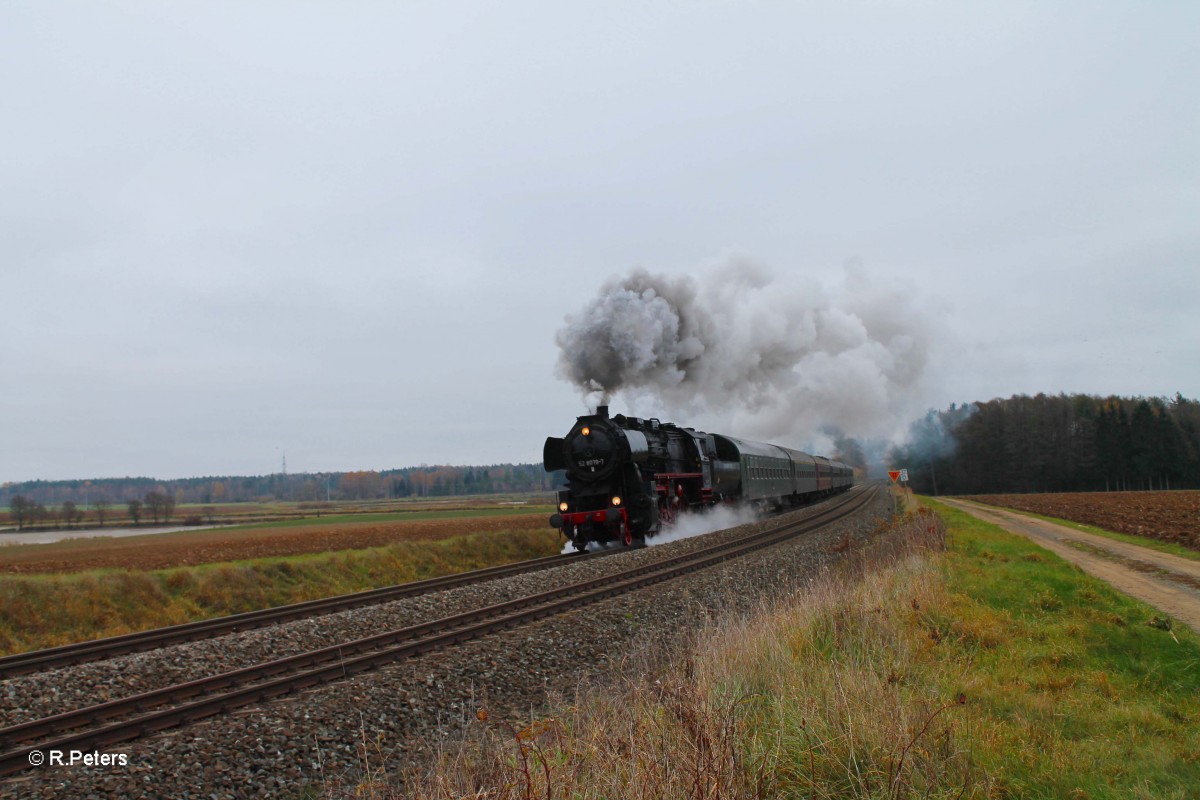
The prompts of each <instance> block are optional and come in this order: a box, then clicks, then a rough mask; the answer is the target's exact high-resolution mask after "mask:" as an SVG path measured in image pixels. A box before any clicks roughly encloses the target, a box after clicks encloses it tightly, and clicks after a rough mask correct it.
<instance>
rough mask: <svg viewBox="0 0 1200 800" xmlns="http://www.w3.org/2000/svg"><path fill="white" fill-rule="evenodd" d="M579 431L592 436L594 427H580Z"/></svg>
mask: <svg viewBox="0 0 1200 800" xmlns="http://www.w3.org/2000/svg"><path fill="white" fill-rule="evenodd" d="M579 432H580V433H582V434H583V435H584V436H591V435H592V429H591V428H586V427H585V428H580V429H579Z"/></svg>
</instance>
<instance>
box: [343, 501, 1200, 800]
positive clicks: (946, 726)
mask: <svg viewBox="0 0 1200 800" xmlns="http://www.w3.org/2000/svg"><path fill="white" fill-rule="evenodd" d="M936 508H937V510H938V513H939V514H940V515H941V516H942V517H943V518H944V519H945V520H946V522H947V523H948V526H949V530H948V537H947V540H948V543H949V544H948V548H947V549H946V551H945V552H940V553H939V552H936V551H935V550H931V549H927V548H928V546H929V543H930V539H931V538H936V535H933V536H931V534H930V525H929V524H928V520H929V519H931V515H930V514H929V512H924V513H923V514H920V515H917V516H916V517H915V518H912V519H910V520H909V521H908V522H906V523H904V524H903V525H901V526H900V527H899V528H898V529H897V530H895V531H893V532H891V533H890V534H888V535H887V536H885V537H881V538H880V540H879V542H878V543H877V544H876V546H875V550H876V552H875V553H874V555H873V556H872V557H871V558H870V561H869V566H868V568H867V569H859V570H851V571H846V572H843V574H841V575H840V576H838V577H835V578H833V579H831V580H829V581H826V582H824V583H823V584H822V585H820V586H819V587H817V588H815V589H813V590H811V591H809V592H807V593H805V594H803V595H801V596H797V597H795V598H792V600H791V601H790V602H788V603H785V604H784V605H782V606H780V607H778V608H775V609H772V610H769V611H766V612H764V613H762V614H761V615H759V616H758V617H756V618H754V619H751V620H749V621H743V622H734V623H726V624H724V625H722V626H720V627H718V628H715V629H714V630H711V631H708V632H706V633H704V634H703V635H701V637H700V639H699V641H698V643H697V645H696V646H695V648H694V649H693V650H692V651H691V652H690V655H688V656H686V657H685V658H684V659H682V661H681V662H680V663H679V664H678V666H677V667H675V668H673V669H672V671H670V672H668V673H667V674H663V675H656V676H652V677H651V678H638V677H635V678H631V679H630V680H629V681H628V683H627V685H626V686H624V687H622V688H621V690H620V691H612V690H595V691H592V692H588V693H585V694H583V695H582V696H580V697H578V698H576V699H575V702H574V703H573V704H571V705H568V706H566V707H565V709H566V710H565V711H563V712H562V713H561V715H560V716H555V717H549V718H542V719H538V720H536V721H535V722H534V723H533V724H531V725H528V726H509V725H508V724H505V723H501V722H497V721H494V720H493V721H482V722H476V723H474V724H473V726H472V727H473V733H474V735H473V737H471V738H470V740H469V743H468V744H465V745H462V746H461V748H459V749H457V750H453V751H451V752H449V753H448V754H447V757H446V759H445V760H444V761H443V763H442V764H441V765H440V766H439V767H438V768H437V769H436V771H435V772H434V773H432V774H427V775H423V776H422V777H421V778H420V779H419V780H417V781H415V782H413V783H411V784H410V785H409V790H408V791H409V792H410V794H408V795H405V796H413V797H420V798H449V797H458V796H477V795H476V790H477V789H479V788H481V787H483V788H486V789H489V790H491V792H490V793H488V794H487V796H488V797H490V798H514V797H520V798H524V797H571V798H613V797H654V798H667V797H671V798H674V797H694V798H710V797H712V798H716V797H723V798H743V797H745V798H749V797H797V798H799V797H803V798H901V797H941V798H950V797H953V798H958V797H964V798H999V797H1021V798H1056V799H1057V798H1129V797H1135V798H1136V797H1141V798H1151V797H1155V798H1184V797H1189V796H1194V791H1195V789H1196V787H1197V786H1200V639H1198V637H1196V636H1195V635H1193V634H1192V633H1191V632H1190V631H1187V630H1174V631H1168V630H1164V629H1163V628H1162V627H1152V626H1151V625H1149V624H1148V623H1149V622H1150V621H1152V620H1153V619H1155V617H1156V616H1158V615H1157V612H1155V611H1154V610H1153V609H1151V608H1149V607H1147V606H1145V605H1143V604H1141V603H1139V602H1137V601H1135V600H1132V599H1130V598H1128V597H1126V596H1124V595H1121V594H1120V593H1118V592H1116V591H1115V590H1113V589H1111V588H1109V587H1108V586H1107V585H1106V584H1103V583H1101V582H1099V581H1097V580H1094V579H1092V578H1090V577H1088V576H1087V575H1085V574H1083V573H1082V572H1080V571H1078V570H1076V569H1075V568H1073V567H1071V566H1070V565H1068V564H1066V563H1065V562H1063V561H1062V560H1060V559H1058V558H1057V557H1055V556H1053V555H1052V554H1050V553H1048V552H1046V551H1045V550H1042V549H1040V548H1038V547H1036V546H1035V545H1033V544H1031V543H1029V542H1028V541H1026V540H1024V539H1021V538H1018V537H1014V536H1011V535H1009V534H1006V533H1004V532H1003V531H1001V530H999V529H998V528H995V527H994V526H991V525H987V524H985V523H982V522H977V521H975V520H974V519H973V518H971V517H969V516H967V515H965V514H962V513H959V512H957V511H954V510H951V509H948V508H946V507H943V506H940V505H938V506H936ZM934 527H935V528H936V526H934ZM935 534H936V531H935ZM901 540H907V542H906V545H905V546H904V547H902V548H897V549H892V550H891V551H890V552H889V551H888V549H887V548H884V547H883V546H882V543H884V542H890V543H891V544H892V545H895V544H896V543H897V542H899V541H901ZM862 576H865V577H862ZM860 577H862V579H861V580H860V579H859V578H860ZM481 716H486V715H485V714H481ZM358 789H359V790H366V791H368V792H375V791H377V790H381V789H382V791H380V792H379V794H382V795H386V794H387V793H388V790H386V789H385V788H384V787H383V785H382V784H381V783H380V782H374V783H372V782H367V783H366V784H365V785H364V786H359V787H358ZM478 796H483V795H478Z"/></svg>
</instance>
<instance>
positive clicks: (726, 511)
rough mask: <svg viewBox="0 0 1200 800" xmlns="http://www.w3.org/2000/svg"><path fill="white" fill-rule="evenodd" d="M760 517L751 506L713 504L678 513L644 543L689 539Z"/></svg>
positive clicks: (756, 519) (753, 520)
mask: <svg viewBox="0 0 1200 800" xmlns="http://www.w3.org/2000/svg"><path fill="white" fill-rule="evenodd" d="M761 518H762V517H761V516H760V515H759V514H758V513H757V512H756V511H755V510H754V509H753V508H752V507H751V506H747V505H740V506H728V505H723V506H714V507H712V508H709V509H707V510H705V511H704V512H702V513H693V514H680V515H679V517H678V518H677V519H676V521H675V522H674V523H672V524H671V525H664V526H663V529H662V530H661V531H659V532H658V533H657V534H656V535H654V536H651V537H649V538H648V539H646V544H647V545H650V546H653V545H660V544H668V543H670V542H677V541H679V540H680V539H690V538H692V537H693V536H701V535H703V534H706V533H712V532H713V531H723V530H725V529H726V528H734V527H737V526H738V525H745V524H747V523H750V522H757V521H758V520H760V519H761Z"/></svg>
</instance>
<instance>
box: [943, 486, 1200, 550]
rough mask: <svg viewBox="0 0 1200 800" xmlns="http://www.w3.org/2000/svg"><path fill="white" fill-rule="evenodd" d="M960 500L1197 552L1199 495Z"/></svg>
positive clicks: (1099, 494) (1098, 494)
mask: <svg viewBox="0 0 1200 800" xmlns="http://www.w3.org/2000/svg"><path fill="white" fill-rule="evenodd" d="M966 499H968V500H977V501H978V502H980V503H988V504H990V505H994V506H1002V507H1004V508H1012V509H1016V510H1017V511H1029V512H1032V513H1034V514H1043V515H1045V516H1048V517H1058V518H1059V519H1069V520H1071V521H1072V522H1081V523H1083V524H1085V525H1095V526H1096V527H1098V528H1103V529H1104V530H1107V531H1117V532H1118V533H1128V534H1130V535H1132V536H1146V537H1150V538H1152V539H1161V540H1163V541H1165V542H1174V543H1175V544H1178V545H1182V546H1183V547H1189V548H1191V549H1193V550H1200V491H1185V492H1077V493H1071V494H989V495H975V496H972V497H968V498H966Z"/></svg>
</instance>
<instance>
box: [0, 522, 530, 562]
mask: <svg viewBox="0 0 1200 800" xmlns="http://www.w3.org/2000/svg"><path fill="white" fill-rule="evenodd" d="M546 527H547V524H546V515H544V514H520V515H512V516H510V515H505V516H497V517H476V518H471V519H462V518H459V519H442V520H412V521H401V522H387V523H370V522H362V523H341V524H338V525H328V524H326V525H322V524H321V523H320V522H319V521H314V522H313V524H311V525H304V526H302V527H290V528H286V529H281V528H262V529H257V530H243V531H222V530H201V531H183V532H179V533H166V534H155V535H150V536H129V537H124V538H109V537H103V538H101V537H97V538H91V539H71V540H68V541H63V542H55V543H54V544H31V545H14V546H10V547H0V572H6V573H10V574H37V573H52V572H82V571H85V570H91V569H104V568H119V569H139V570H149V569H168V568H171V567H183V566H198V565H200V564H211V563H213V562H220V561H242V560H245V559H251V558H263V557H268V556H291V555H301V554H305V553H323V552H328V551H331V550H357V549H362V548H366V547H380V546H383V545H388V544H394V543H397V542H420V541H426V542H427V541H437V540H441V539H449V538H451V537H454V536H462V535H463V534H467V533H488V532H495V531H502V530H503V531H517V530H534V529H541V528H546Z"/></svg>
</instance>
